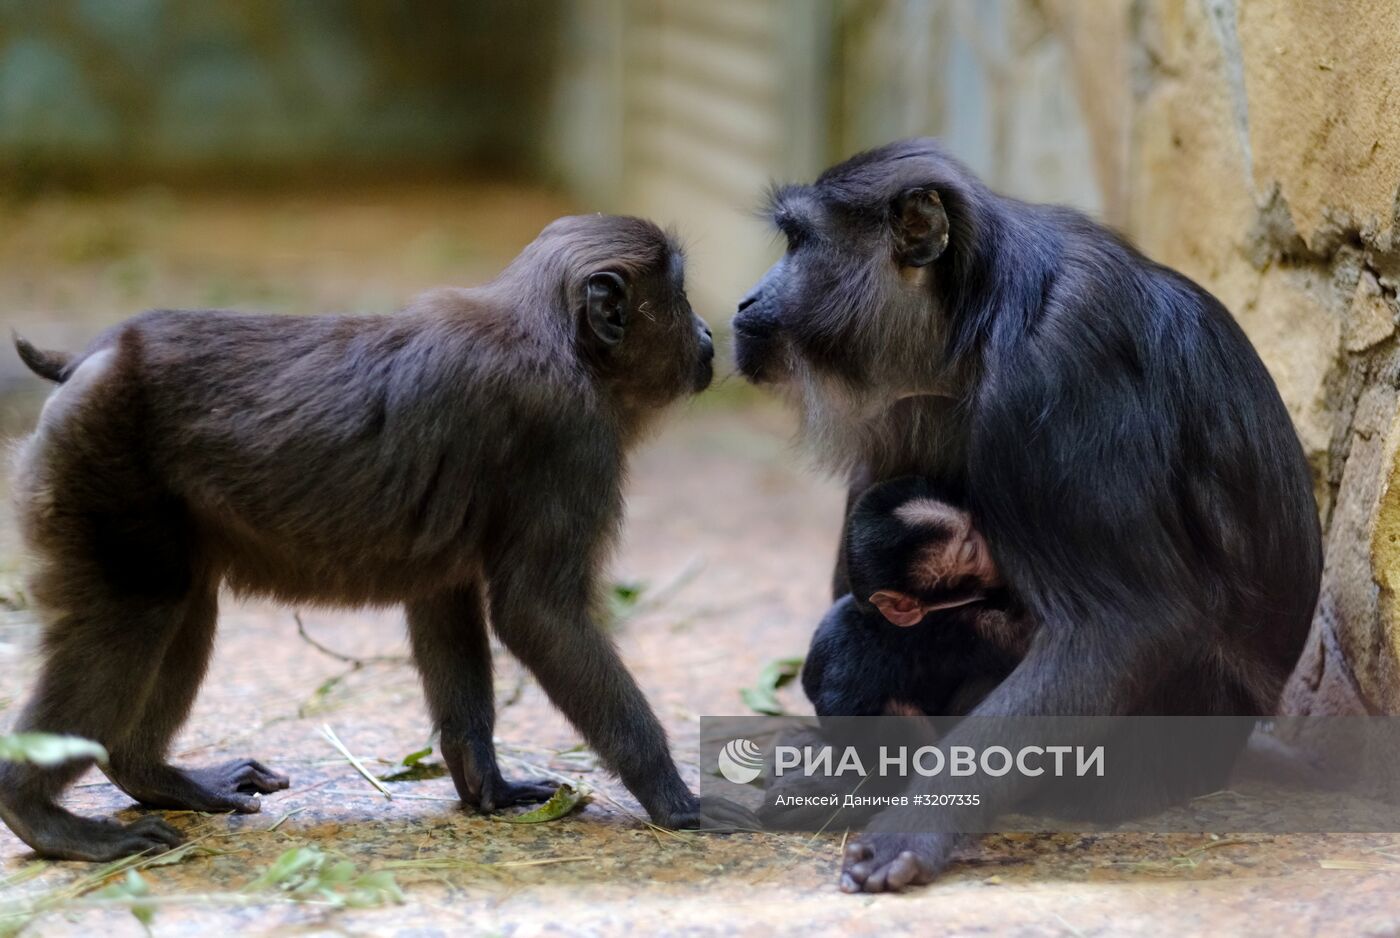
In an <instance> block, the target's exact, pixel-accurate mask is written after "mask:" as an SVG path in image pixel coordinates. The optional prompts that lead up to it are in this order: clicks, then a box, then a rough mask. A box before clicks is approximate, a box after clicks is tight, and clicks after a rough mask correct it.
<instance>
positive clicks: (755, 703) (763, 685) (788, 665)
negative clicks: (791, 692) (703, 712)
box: [739, 658, 802, 717]
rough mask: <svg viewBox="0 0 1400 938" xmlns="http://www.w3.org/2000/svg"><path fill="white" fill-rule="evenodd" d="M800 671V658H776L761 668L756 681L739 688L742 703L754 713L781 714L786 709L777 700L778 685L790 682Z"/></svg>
mask: <svg viewBox="0 0 1400 938" xmlns="http://www.w3.org/2000/svg"><path fill="white" fill-rule="evenodd" d="M801 673H802V659H801V658H776V659H774V660H772V661H770V662H768V663H767V664H766V665H764V666H763V670H762V671H760V672H759V674H758V683H756V684H755V685H754V686H753V687H745V688H743V689H742V690H740V691H739V696H740V697H742V698H743V701H744V705H745V706H747V707H748V708H749V709H750V710H752V711H753V712H754V713H761V714H763V715H764V716H770V717H780V716H783V715H784V714H785V713H786V711H785V710H783V705H782V704H781V703H779V702H778V696H777V691H778V689H779V688H780V687H783V686H785V685H787V684H791V683H792V682H793V680H794V679H795V678H796V677H797V676H798V675H799V674H801Z"/></svg>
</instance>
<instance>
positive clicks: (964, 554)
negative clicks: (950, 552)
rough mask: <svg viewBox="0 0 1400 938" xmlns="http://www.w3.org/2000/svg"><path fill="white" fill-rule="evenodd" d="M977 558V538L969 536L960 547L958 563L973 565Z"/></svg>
mask: <svg viewBox="0 0 1400 938" xmlns="http://www.w3.org/2000/svg"><path fill="white" fill-rule="evenodd" d="M976 560H977V539H976V538H973V537H969V538H967V539H966V540H964V541H963V542H962V546H961V547H959V548H958V563H961V564H966V565H968V566H971V565H972V563H973V562H974V561H976Z"/></svg>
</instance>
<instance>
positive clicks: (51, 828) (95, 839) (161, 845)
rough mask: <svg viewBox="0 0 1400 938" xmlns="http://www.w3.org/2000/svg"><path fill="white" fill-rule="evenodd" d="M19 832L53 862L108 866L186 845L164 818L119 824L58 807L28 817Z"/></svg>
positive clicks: (147, 818)
mask: <svg viewBox="0 0 1400 938" xmlns="http://www.w3.org/2000/svg"><path fill="white" fill-rule="evenodd" d="M7 820H11V819H10V818H7ZM16 830H17V832H22V833H21V839H22V840H24V842H25V843H27V844H29V846H31V847H33V848H34V852H35V853H37V854H39V856H41V857H45V858H47V859H50V860H87V861H89V862H93V863H107V862H110V861H112V860H118V859H121V858H122V857H129V856H131V855H133V854H137V853H164V852H165V851H166V850H169V849H170V848H172V847H178V846H179V845H180V844H181V843H183V842H184V838H183V837H181V836H180V832H179V831H177V830H176V829H175V828H173V827H171V826H170V825H169V824H167V823H165V822H164V821H162V820H161V819H160V818H155V817H143V818H140V819H138V820H135V821H132V822H131V823H130V824H117V823H114V822H112V821H98V820H94V819H92V818H85V817H78V816H77V815H75V814H70V813H69V812H67V811H65V810H63V809H62V808H58V807H54V806H47V807H45V808H41V809H39V810H38V811H36V812H34V814H32V815H29V816H27V817H25V818H24V821H23V822H22V823H20V824H19V825H17V826H16Z"/></svg>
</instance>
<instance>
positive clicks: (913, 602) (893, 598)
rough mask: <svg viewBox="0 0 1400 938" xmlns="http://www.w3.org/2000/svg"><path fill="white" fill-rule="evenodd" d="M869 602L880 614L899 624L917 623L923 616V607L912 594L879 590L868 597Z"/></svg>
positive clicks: (906, 625)
mask: <svg viewBox="0 0 1400 938" xmlns="http://www.w3.org/2000/svg"><path fill="white" fill-rule="evenodd" d="M870 603H871V605H873V606H874V607H875V608H876V609H878V610H880V615H882V616H884V617H885V618H886V619H888V620H890V621H891V622H893V623H894V624H895V625H899V626H905V627H908V626H911V625H918V624H919V623H920V622H922V621H923V618H924V607H923V605H922V604H921V603H920V602H919V601H918V600H917V599H915V598H914V597H913V596H909V595H907V594H905V593H896V592H894V591H892V590H880V592H878V593H876V594H875V595H873V596H871V597H870Z"/></svg>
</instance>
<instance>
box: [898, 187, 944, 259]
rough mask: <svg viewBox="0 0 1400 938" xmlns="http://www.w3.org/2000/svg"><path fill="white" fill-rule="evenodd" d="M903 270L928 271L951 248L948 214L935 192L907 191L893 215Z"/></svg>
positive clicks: (899, 196)
mask: <svg viewBox="0 0 1400 938" xmlns="http://www.w3.org/2000/svg"><path fill="white" fill-rule="evenodd" d="M891 222H892V224H893V226H894V243H895V254H896V256H897V258H898V260H899V265H900V266H901V267H926V266H928V265H929V264H932V263H933V262H934V261H935V260H936V259H937V258H938V255H940V254H942V253H943V249H944V248H946V247H947V246H948V213H947V212H945V211H943V200H942V199H940V198H939V197H938V193H937V192H936V191H935V190H933V189H905V190H904V191H903V192H901V193H900V194H899V195H898V196H896V197H895V200H894V205H893V206H892V211H891Z"/></svg>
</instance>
